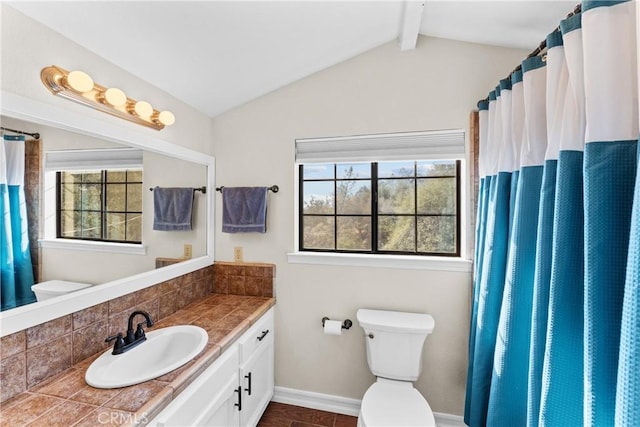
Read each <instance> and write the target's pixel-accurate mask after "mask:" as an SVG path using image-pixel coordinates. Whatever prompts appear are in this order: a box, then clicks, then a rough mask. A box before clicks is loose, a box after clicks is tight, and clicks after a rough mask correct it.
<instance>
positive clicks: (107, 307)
mask: <svg viewBox="0 0 640 427" xmlns="http://www.w3.org/2000/svg"><path fill="white" fill-rule="evenodd" d="M274 276H275V266H274V265H273V264H262V263H226V262H215V263H214V265H212V266H209V267H205V268H202V269H200V270H197V271H194V272H191V273H188V274H185V275H183V276H180V277H176V278H174V279H171V280H168V281H166V282H162V283H159V284H157V285H154V286H151V287H149V288H146V289H141V290H139V291H136V292H133V293H130V294H127V295H123V296H121V297H118V298H115V299H112V300H110V301H106V302H103V303H101V304H98V305H94V306H92V307H89V308H86V309H83V310H80V311H77V312H75V313H72V314H69V315H66V316H62V317H59V318H57V319H54V320H51V321H48V322H45V323H42V324H40V325H36V326H34V327H31V328H28V329H26V330H23V331H19V332H16V333H14V334H11V335H8V336H5V337H2V339H1V342H0V383H1V384H2V390H1V395H0V402H4V401H5V400H7V399H10V398H11V397H13V396H16V395H17V394H20V393H22V392H25V391H27V390H29V389H31V388H33V387H35V386H36V385H38V384H40V383H42V382H43V381H45V380H46V379H48V378H50V377H52V376H53V375H56V374H58V373H60V372H62V371H64V370H65V369H67V368H69V367H71V365H73V364H75V363H78V362H80V361H82V360H84V359H86V358H87V357H89V356H91V355H94V354H96V353H98V352H100V351H104V350H105V349H106V348H107V347H109V346H110V344H108V343H105V342H104V340H105V338H106V337H107V336H109V335H115V334H116V333H118V332H124V331H125V330H126V326H127V320H128V318H129V315H130V314H131V312H132V311H134V310H144V311H147V312H149V314H151V317H152V318H153V319H154V320H156V321H157V320H161V319H163V318H165V317H167V316H169V315H171V314H173V313H175V312H176V311H178V310H180V309H181V308H184V307H185V306H187V305H188V304H191V303H193V302H195V301H198V300H200V299H202V298H204V297H206V296H207V295H209V294H211V293H222V294H237V295H246V296H265V297H272V296H273V282H274Z"/></svg>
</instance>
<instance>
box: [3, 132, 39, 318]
mask: <svg viewBox="0 0 640 427" xmlns="http://www.w3.org/2000/svg"><path fill="white" fill-rule="evenodd" d="M24 141H25V138H24V136H12V135H4V136H3V141H2V147H1V148H0V212H1V213H2V216H1V217H0V248H2V253H1V256H0V270H1V276H0V300H1V302H2V310H6V309H9V308H14V307H18V306H21V305H24V304H29V303H31V302H35V300H36V299H35V295H34V293H33V292H32V291H31V285H33V283H34V280H33V267H32V264H31V253H30V251H29V237H28V232H27V231H28V225H27V207H26V200H25V193H24V162H25V148H24Z"/></svg>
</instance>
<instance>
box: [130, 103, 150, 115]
mask: <svg viewBox="0 0 640 427" xmlns="http://www.w3.org/2000/svg"><path fill="white" fill-rule="evenodd" d="M133 109H134V111H135V112H136V114H137V115H138V116H140V117H144V118H148V117H151V114H153V107H152V106H151V104H149V103H148V102H147V101H138V102H136V105H135V107H134V108H133Z"/></svg>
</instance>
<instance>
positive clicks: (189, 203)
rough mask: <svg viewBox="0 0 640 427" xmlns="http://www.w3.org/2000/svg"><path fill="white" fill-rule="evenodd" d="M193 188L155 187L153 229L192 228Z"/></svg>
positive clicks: (174, 229) (173, 229) (181, 229)
mask: <svg viewBox="0 0 640 427" xmlns="http://www.w3.org/2000/svg"><path fill="white" fill-rule="evenodd" d="M192 211H193V188H191V187H187V188H161V187H155V188H154V189H153V229H154V230H160V231H183V230H191V213H192Z"/></svg>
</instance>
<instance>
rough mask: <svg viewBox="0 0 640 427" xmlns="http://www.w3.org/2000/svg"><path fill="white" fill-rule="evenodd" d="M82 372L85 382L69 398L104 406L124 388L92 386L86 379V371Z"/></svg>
mask: <svg viewBox="0 0 640 427" xmlns="http://www.w3.org/2000/svg"><path fill="white" fill-rule="evenodd" d="M81 374H82V382H83V384H82V385H79V386H78V388H76V390H75V391H76V392H75V393H74V394H73V395H71V396H70V397H69V400H73V401H74V402H82V403H88V404H90V405H96V406H102V405H104V404H105V403H107V402H108V401H109V400H111V399H113V398H114V397H116V396H117V395H118V394H120V393H121V392H122V389H120V388H95V387H91V386H90V385H88V384H87V383H86V382H85V381H84V372H82V373H81Z"/></svg>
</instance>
